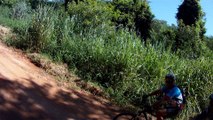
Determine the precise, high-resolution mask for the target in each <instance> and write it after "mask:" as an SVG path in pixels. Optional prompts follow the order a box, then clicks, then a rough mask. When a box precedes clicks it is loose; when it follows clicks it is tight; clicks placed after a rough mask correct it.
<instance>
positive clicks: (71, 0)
mask: <svg viewBox="0 0 213 120" xmlns="http://www.w3.org/2000/svg"><path fill="white" fill-rule="evenodd" d="M79 1H83V0H64V8H65V11H67V10H68V4H69V3H71V2H75V3H78V2H79Z"/></svg>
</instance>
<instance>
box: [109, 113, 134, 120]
mask: <svg viewBox="0 0 213 120" xmlns="http://www.w3.org/2000/svg"><path fill="white" fill-rule="evenodd" d="M113 120H137V115H136V114H134V113H120V114H118V115H117V116H115V117H114V118H113Z"/></svg>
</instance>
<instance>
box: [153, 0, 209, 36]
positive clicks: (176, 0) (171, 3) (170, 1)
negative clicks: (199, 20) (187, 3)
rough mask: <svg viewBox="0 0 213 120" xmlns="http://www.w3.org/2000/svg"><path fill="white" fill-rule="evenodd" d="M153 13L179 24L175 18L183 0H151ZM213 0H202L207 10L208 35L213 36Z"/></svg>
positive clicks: (158, 17) (203, 8)
mask: <svg viewBox="0 0 213 120" xmlns="http://www.w3.org/2000/svg"><path fill="white" fill-rule="evenodd" d="M149 2H150V3H149V5H150V7H151V11H152V13H153V14H154V15H155V18H156V19H160V20H165V21H167V23H168V24H169V25H171V24H175V25H177V20H176V18H175V16H176V13H177V9H178V7H179V6H180V5H181V3H182V2H183V0H149ZM210 6H211V7H212V6H213V0H201V7H202V10H203V11H204V12H205V14H206V15H205V17H204V18H205V19H206V24H205V28H206V29H207V30H206V35H207V36H213V8H210Z"/></svg>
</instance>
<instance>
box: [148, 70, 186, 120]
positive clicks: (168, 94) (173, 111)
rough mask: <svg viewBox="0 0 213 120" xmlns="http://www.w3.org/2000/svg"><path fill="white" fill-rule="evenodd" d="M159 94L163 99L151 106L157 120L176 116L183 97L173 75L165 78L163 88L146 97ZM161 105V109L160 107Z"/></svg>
mask: <svg viewBox="0 0 213 120" xmlns="http://www.w3.org/2000/svg"><path fill="white" fill-rule="evenodd" d="M159 94H163V97H162V98H161V99H160V100H159V101H157V102H156V103H154V104H153V107H154V109H155V110H156V117H157V120H162V119H163V118H165V117H168V116H175V115H177V114H178V113H179V111H180V110H181V109H182V108H181V105H182V104H183V95H182V93H181V90H180V89H179V88H178V87H177V86H176V84H175V76H174V75H173V74H167V75H166V76H165V86H163V87H162V88H160V89H158V90H155V91H153V92H152V93H150V94H148V95H146V97H148V96H153V95H159ZM162 105H163V107H161V106H162Z"/></svg>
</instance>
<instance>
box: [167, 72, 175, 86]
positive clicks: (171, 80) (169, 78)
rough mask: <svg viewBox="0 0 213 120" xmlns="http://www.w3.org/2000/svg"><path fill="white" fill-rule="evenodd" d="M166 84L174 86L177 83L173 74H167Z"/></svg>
mask: <svg viewBox="0 0 213 120" xmlns="http://www.w3.org/2000/svg"><path fill="white" fill-rule="evenodd" d="M165 82H166V83H167V84H174V82H175V76H174V75H173V74H171V73H169V74H167V75H166V76H165Z"/></svg>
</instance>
